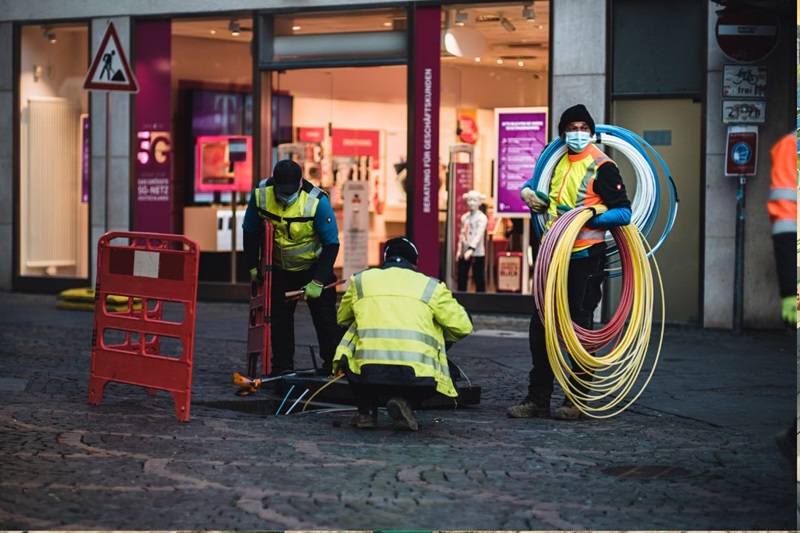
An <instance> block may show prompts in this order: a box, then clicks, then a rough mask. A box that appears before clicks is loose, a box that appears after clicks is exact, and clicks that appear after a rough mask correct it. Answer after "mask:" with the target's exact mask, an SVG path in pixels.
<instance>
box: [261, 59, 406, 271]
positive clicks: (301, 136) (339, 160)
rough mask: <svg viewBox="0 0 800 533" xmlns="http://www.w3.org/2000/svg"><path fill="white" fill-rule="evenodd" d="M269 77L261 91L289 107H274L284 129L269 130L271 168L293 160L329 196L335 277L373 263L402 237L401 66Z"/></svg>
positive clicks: (403, 72)
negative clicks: (333, 216) (333, 223)
mask: <svg viewBox="0 0 800 533" xmlns="http://www.w3.org/2000/svg"><path fill="white" fill-rule="evenodd" d="M268 76H269V77H270V80H271V83H270V85H271V87H270V88H263V89H262V91H263V92H264V93H269V94H271V95H272V98H273V99H276V98H277V99H278V100H277V101H278V102H280V101H283V102H285V103H287V105H277V106H276V105H275V104H274V103H273V105H272V106H271V109H272V112H273V116H272V123H273V125H275V124H277V125H287V124H289V125H290V126H289V127H288V128H287V127H285V126H279V127H278V128H277V129H276V128H275V127H274V126H273V127H272V133H273V140H272V154H271V159H272V162H273V164H274V163H275V162H277V161H279V160H282V159H292V160H295V161H297V162H298V163H299V164H300V166H301V167H302V168H303V171H304V178H305V179H306V180H308V181H310V182H311V183H313V184H314V185H316V186H317V187H320V188H321V189H323V190H324V191H325V192H326V193H327V194H328V197H329V199H330V201H331V205H332V207H333V209H334V212H335V213H336V219H337V225H338V227H339V242H340V245H341V247H340V252H339V256H338V258H337V260H336V263H335V269H336V273H337V276H338V277H340V279H346V278H347V277H349V276H350V275H351V274H354V273H355V272H358V271H360V270H363V269H365V268H368V267H370V266H377V265H379V264H380V253H381V245H382V243H383V242H384V241H386V240H387V239H389V238H392V237H395V236H398V235H403V234H404V233H405V221H406V203H407V199H406V193H405V185H406V184H405V176H406V172H405V163H406V157H407V151H406V144H407V143H406V137H407V125H406V124H407V120H408V117H407V113H408V111H407V104H406V101H407V97H406V67H405V65H399V66H374V67H343V68H313V69H296V70H287V71H271V72H269V73H268ZM263 97H264V95H262V98H263ZM288 104H290V105H288ZM287 114H289V115H290V116H291V118H290V120H288V121H287V120H286V119H287Z"/></svg>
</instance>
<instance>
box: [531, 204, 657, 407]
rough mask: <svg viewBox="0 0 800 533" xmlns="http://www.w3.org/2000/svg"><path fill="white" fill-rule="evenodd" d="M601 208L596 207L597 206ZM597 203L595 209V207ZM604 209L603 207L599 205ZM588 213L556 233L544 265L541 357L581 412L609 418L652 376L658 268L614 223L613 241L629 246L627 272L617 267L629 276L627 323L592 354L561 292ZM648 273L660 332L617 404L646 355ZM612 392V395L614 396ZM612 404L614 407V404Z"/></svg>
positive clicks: (628, 229)
mask: <svg viewBox="0 0 800 533" xmlns="http://www.w3.org/2000/svg"><path fill="white" fill-rule="evenodd" d="M601 209H602V208H601ZM601 209H598V212H599V211H601ZM602 211H605V209H602ZM591 217H592V213H591V211H590V210H585V211H583V212H582V213H580V214H579V215H578V216H577V217H575V219H574V220H573V221H572V223H571V224H569V226H568V227H567V228H566V229H565V230H564V233H563V235H562V238H561V239H559V241H558V243H557V244H556V246H555V249H554V252H553V256H552V262H551V264H550V268H549V269H548V273H547V279H546V286H545V294H544V305H543V314H544V319H545V320H544V326H545V328H544V329H545V337H546V345H547V357H548V359H549V361H550V366H551V367H552V369H553V372H554V374H555V377H556V380H557V381H558V383H559V385H561V388H562V389H563V390H564V393H565V395H566V396H567V398H568V399H569V400H570V401H572V402H573V404H574V405H575V406H576V407H577V408H578V409H579V410H580V411H581V412H582V413H584V414H585V415H587V416H590V417H592V418H611V417H612V416H616V415H618V414H619V413H621V412H622V411H624V410H625V409H627V408H628V407H629V406H630V405H631V404H632V403H633V402H635V401H636V399H637V398H639V396H640V395H641V393H642V392H643V391H644V389H645V388H646V387H647V384H648V383H649V382H650V378H651V377H652V376H653V371H655V368H656V364H657V362H658V358H659V355H660V353H661V344H662V341H663V339H664V320H663V317H664V316H665V315H664V286H663V284H662V282H661V273H660V271H659V269H658V263H656V260H655V256H652V257H651V259H652V261H653V270H652V273H651V270H650V268H649V264H648V259H647V250H649V249H650V245H649V244H648V243H647V241H646V240H645V237H644V236H643V235H642V234H641V232H640V231H639V229H638V228H636V226H635V225H634V224H628V225H627V226H623V227H621V228H619V230H621V233H622V236H623V237H624V242H618V243H617V245H618V246H619V247H620V248H622V246H627V247H628V248H629V249H630V253H631V260H632V263H633V268H632V271H631V272H624V271H623V273H622V275H623V276H626V275H632V276H633V277H634V284H633V286H634V294H633V298H632V305H631V311H630V315H629V317H628V324H627V327H626V330H625V333H624V335H623V336H622V338H621V339H620V341H619V342H618V343H617V345H616V346H615V347H614V348H613V349H611V351H610V352H609V353H608V354H606V355H603V356H594V355H592V354H590V353H588V352H587V351H586V350H585V349H584V347H583V346H582V345H581V343H580V341H579V340H578V337H577V335H576V334H575V329H574V328H573V325H572V317H571V315H570V312H569V300H568V297H567V272H568V269H569V261H570V255H571V253H572V247H573V244H574V243H575V239H576V237H577V234H578V231H579V230H580V229H581V228H582V227H583V226H584V225H585V224H586V222H587V221H588V220H589V219H590V218H591ZM653 276H655V278H656V279H657V280H658V286H659V289H660V292H661V317H662V320H661V334H660V336H659V340H658V349H657V350H656V353H655V359H654V360H653V365H652V368H651V369H650V372H649V374H648V376H647V379H646V380H645V382H644V383H643V384H642V386H641V388H640V389H639V391H638V392H637V393H636V395H635V396H634V397H633V398H632V399H631V400H630V401H628V402H627V403H625V404H624V405H622V406H620V407H618V405H619V404H620V402H621V401H622V400H623V399H624V398H625V397H626V396H627V395H628V393H629V392H630V391H631V389H632V388H633V386H634V385H635V383H636V380H637V378H638V377H639V374H640V372H641V371H642V368H643V367H644V362H645V359H646V356H647V350H648V346H649V342H650V334H651V328H652V323H653V296H654V294H653ZM559 334H560V337H561V339H562V340H563V343H564V346H563V347H564V349H566V351H567V353H568V354H570V355H571V356H572V359H573V360H574V361H575V364H576V365H577V366H578V367H579V368H580V369H581V370H582V371H584V372H586V373H587V374H588V375H589V377H590V378H591V379H583V378H581V377H579V376H577V375H575V373H574V372H573V371H572V368H571V367H570V362H569V357H568V356H566V355H565V354H564V353H563V352H562V346H561V345H560V344H559ZM570 377H573V378H575V380H576V381H577V382H578V383H579V384H580V385H581V386H583V387H585V388H586V389H587V391H586V392H584V391H581V390H580V389H578V388H576V387H575V386H574V385H573V384H572V383H571V382H570V381H569V378H570ZM615 394H616V396H614V395H615ZM607 398H611V399H610V400H608V401H605V402H603V403H602V405H598V406H596V407H590V406H589V405H588V402H590V401H598V400H605V399H607ZM615 408H616V409H615Z"/></svg>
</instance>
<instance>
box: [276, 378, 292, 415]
mask: <svg viewBox="0 0 800 533" xmlns="http://www.w3.org/2000/svg"><path fill="white" fill-rule="evenodd" d="M293 390H294V385H292V386H291V387H289V392H287V393H286V396H284V397H283V401H282V402H281V404H280V405H279V406H278V410H277V411H275V414H276V415H277V414H278V413H280V412H281V409H282V408H283V404H285V403H286V400H287V399H288V398H289V395H290V394H291V393H292V391H293Z"/></svg>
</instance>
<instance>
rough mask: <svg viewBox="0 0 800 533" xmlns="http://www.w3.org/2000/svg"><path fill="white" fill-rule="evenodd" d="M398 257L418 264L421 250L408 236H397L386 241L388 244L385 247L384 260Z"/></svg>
mask: <svg viewBox="0 0 800 533" xmlns="http://www.w3.org/2000/svg"><path fill="white" fill-rule="evenodd" d="M398 257H402V258H403V259H405V260H406V261H408V262H409V263H411V264H412V265H416V264H417V258H418V257H419V252H418V251H417V247H416V246H415V245H414V243H413V242H411V239H409V238H408V237H395V238H394V239H389V240H388V241H386V245H385V246H384V248H383V262H384V263H386V262H388V261H390V260H392V259H393V258H398Z"/></svg>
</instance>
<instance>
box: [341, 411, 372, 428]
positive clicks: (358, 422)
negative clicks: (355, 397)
mask: <svg viewBox="0 0 800 533" xmlns="http://www.w3.org/2000/svg"><path fill="white" fill-rule="evenodd" d="M348 424H350V425H351V426H353V427H357V428H361V429H367V428H376V427H378V416H377V414H370V413H358V412H356V413H353V416H351V417H350V420H349V421H348Z"/></svg>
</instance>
